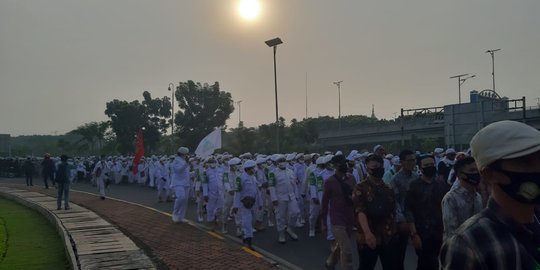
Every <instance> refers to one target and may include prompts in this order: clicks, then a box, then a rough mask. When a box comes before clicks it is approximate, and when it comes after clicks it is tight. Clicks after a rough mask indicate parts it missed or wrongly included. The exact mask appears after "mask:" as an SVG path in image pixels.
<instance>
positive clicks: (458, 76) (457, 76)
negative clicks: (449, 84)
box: [450, 73, 469, 79]
mask: <svg viewBox="0 0 540 270" xmlns="http://www.w3.org/2000/svg"><path fill="white" fill-rule="evenodd" d="M467 75H469V73H466V74H461V75H456V76H452V77H450V79H454V78H460V77H463V76H467Z"/></svg>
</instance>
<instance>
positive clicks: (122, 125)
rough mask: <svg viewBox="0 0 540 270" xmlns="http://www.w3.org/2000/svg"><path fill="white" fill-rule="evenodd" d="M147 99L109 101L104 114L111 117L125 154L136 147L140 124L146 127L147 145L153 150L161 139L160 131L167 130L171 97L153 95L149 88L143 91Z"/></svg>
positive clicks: (149, 149) (113, 128) (149, 151)
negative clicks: (153, 96) (140, 100)
mask: <svg viewBox="0 0 540 270" xmlns="http://www.w3.org/2000/svg"><path fill="white" fill-rule="evenodd" d="M143 98H144V100H143V101H142V102H139V101H138V100H134V101H131V102H127V101H120V100H118V99H115V100H113V101H110V102H107V104H106V107H107V109H106V110H105V114H106V115H107V116H108V117H109V118H110V119H111V121H110V123H111V128H112V130H113V132H114V133H115V135H116V140H117V142H118V149H117V150H118V152H120V153H122V154H126V153H132V152H133V151H134V145H135V137H136V135H137V132H138V130H139V128H143V137H144V145H145V148H146V149H145V150H147V151H146V152H147V153H151V152H152V150H153V148H154V147H155V146H156V144H157V143H158V142H159V139H160V137H161V132H165V131H166V130H167V127H168V126H169V124H168V123H167V119H168V118H169V117H170V116H171V102H170V99H169V98H168V97H163V98H161V99H159V98H156V99H152V97H151V95H150V93H149V92H147V91H145V92H143Z"/></svg>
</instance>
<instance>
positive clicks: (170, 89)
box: [169, 83, 175, 136]
mask: <svg viewBox="0 0 540 270" xmlns="http://www.w3.org/2000/svg"><path fill="white" fill-rule="evenodd" d="M171 86H172V87H171ZM169 91H172V94H171V110H172V113H171V136H173V135H174V92H175V91H174V83H169Z"/></svg>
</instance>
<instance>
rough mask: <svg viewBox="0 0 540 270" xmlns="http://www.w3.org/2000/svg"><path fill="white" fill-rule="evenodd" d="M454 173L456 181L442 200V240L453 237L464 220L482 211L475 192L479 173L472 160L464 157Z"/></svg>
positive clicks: (478, 196)
mask: <svg viewBox="0 0 540 270" xmlns="http://www.w3.org/2000/svg"><path fill="white" fill-rule="evenodd" d="M454 172H455V174H456V177H457V179H458V181H457V182H456V184H454V185H453V186H452V188H451V190H450V191H449V192H448V193H446V195H444V198H443V200H442V204H441V206H442V216H443V225H444V235H443V240H446V239H448V238H449V237H450V236H452V235H454V234H455V232H456V230H457V228H458V227H459V226H461V224H463V222H465V220H467V219H469V218H470V217H472V216H474V215H476V214H477V213H479V212H480V211H482V208H483V207H482V198H481V197H480V194H478V192H476V187H477V186H478V184H480V173H478V168H477V167H476V163H475V162H474V158H472V157H466V158H464V159H460V160H458V161H457V162H456V164H454Z"/></svg>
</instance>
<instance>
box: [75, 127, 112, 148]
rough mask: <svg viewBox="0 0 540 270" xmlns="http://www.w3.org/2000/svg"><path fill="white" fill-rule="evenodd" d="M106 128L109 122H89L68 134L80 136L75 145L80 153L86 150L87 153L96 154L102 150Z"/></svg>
mask: <svg viewBox="0 0 540 270" xmlns="http://www.w3.org/2000/svg"><path fill="white" fill-rule="evenodd" d="M108 128H109V122H99V123H98V122H90V123H87V124H84V125H82V126H79V127H77V128H76V129H74V130H72V131H70V132H68V134H75V135H80V136H81V139H80V140H79V141H77V142H76V143H75V145H77V146H78V147H79V150H80V151H81V150H84V149H86V150H87V151H88V152H89V153H92V154H96V152H99V151H100V150H101V149H102V148H103V142H104V140H105V134H106V132H107V129H108Z"/></svg>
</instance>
